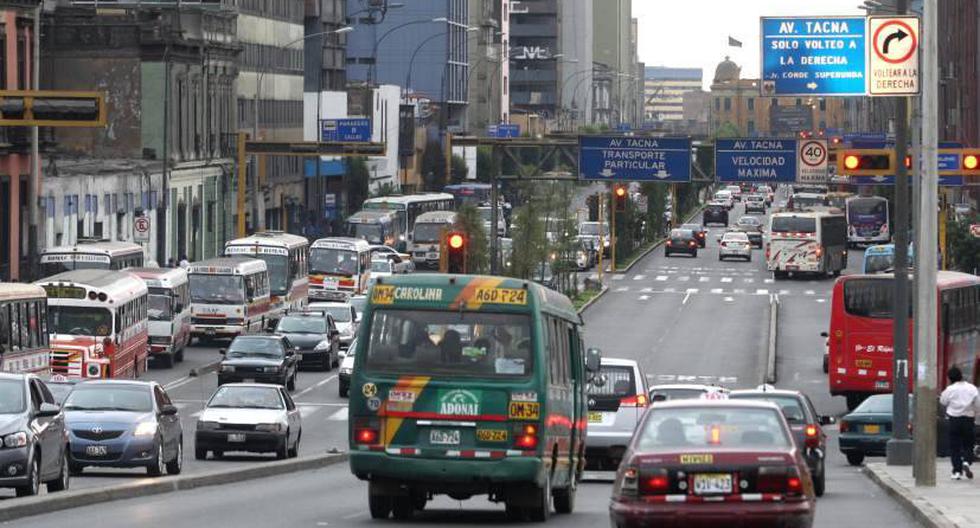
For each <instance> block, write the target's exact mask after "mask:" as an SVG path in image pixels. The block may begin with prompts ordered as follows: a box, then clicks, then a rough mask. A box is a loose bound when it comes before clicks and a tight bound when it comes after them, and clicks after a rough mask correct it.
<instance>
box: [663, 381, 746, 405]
mask: <svg viewBox="0 0 980 528" xmlns="http://www.w3.org/2000/svg"><path fill="white" fill-rule="evenodd" d="M729 392H730V391H729V390H728V389H726V388H725V387H718V386H716V385H700V384H697V383H669V384H666V385H654V386H653V387H650V402H651V403H657V402H662V401H672V400H723V399H725V398H727V397H728V393H729Z"/></svg>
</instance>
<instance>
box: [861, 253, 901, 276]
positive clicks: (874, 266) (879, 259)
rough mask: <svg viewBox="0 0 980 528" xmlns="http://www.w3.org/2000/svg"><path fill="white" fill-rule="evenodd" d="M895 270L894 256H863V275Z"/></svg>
mask: <svg viewBox="0 0 980 528" xmlns="http://www.w3.org/2000/svg"><path fill="white" fill-rule="evenodd" d="M894 268H895V255H894V254H878V255H865V256H864V273H865V274H868V275H873V274H875V273H884V272H886V271H892V270H893V269H894Z"/></svg>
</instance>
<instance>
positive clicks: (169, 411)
mask: <svg viewBox="0 0 980 528" xmlns="http://www.w3.org/2000/svg"><path fill="white" fill-rule="evenodd" d="M160 414H162V415H164V416H174V415H176V414H177V406H176V405H163V406H161V407H160Z"/></svg>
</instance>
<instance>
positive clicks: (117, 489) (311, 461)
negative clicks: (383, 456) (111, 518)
mask: <svg viewBox="0 0 980 528" xmlns="http://www.w3.org/2000/svg"><path fill="white" fill-rule="evenodd" d="M346 461H347V453H338V454H324V455H314V456H308V457H302V458H296V459H292V460H278V461H275V462H267V463H260V464H258V465H255V466H251V467H246V468H236V469H228V470H223V471H213V472H209V473H203V474H200V475H181V476H175V477H163V478H155V479H141V480H140V481H138V482H132V483H127V484H120V485H116V486H105V487H99V488H86V489H80V490H69V491H64V492H59V493H52V494H45V495H40V496H37V497H30V498H20V499H11V500H8V501H3V502H0V522H6V521H12V520H14V519H20V518H23V517H30V516H33V515H40V514H44V513H51V512H55V511H61V510H67V509H71V508H78V507H81V506H89V505H92V504H101V503H106V502H112V501H117V500H123V499H131V498H135V497H144V496H148V495H160V494H163V493H170V492H174V491H183V490H191V489H195V488H203V487H207V486H217V485H221V484H228V483H231V482H241V481H245V480H254V479H259V478H265V477H272V476H276V475H282V474H286V473H293V472H296V471H305V470H310V469H318V468H322V467H327V466H332V465H334V464H340V463H343V462H346Z"/></svg>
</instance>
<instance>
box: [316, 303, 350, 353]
mask: <svg viewBox="0 0 980 528" xmlns="http://www.w3.org/2000/svg"><path fill="white" fill-rule="evenodd" d="M306 311H308V312H325V313H328V314H330V315H332V316H333V321H334V324H336V325H337V330H338V331H339V332H340V348H341V349H343V350H347V349H348V348H349V347H350V343H351V341H353V340H354V336H356V335H357V327H358V321H359V320H360V318H359V317H358V316H357V311H356V310H355V309H354V307H353V306H352V305H351V304H350V303H349V302H313V303H310V304H309V306H307V307H306Z"/></svg>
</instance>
